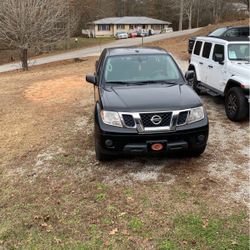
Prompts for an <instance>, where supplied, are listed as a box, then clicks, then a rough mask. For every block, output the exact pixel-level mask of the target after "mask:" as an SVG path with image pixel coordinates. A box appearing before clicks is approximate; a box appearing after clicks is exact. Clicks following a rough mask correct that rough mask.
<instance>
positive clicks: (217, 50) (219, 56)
mask: <svg viewBox="0 0 250 250" xmlns="http://www.w3.org/2000/svg"><path fill="white" fill-rule="evenodd" d="M224 58H225V57H224V46H223V45H220V44H215V45H214V52H213V60H214V61H215V62H218V61H220V60H222V61H223V60H224Z"/></svg>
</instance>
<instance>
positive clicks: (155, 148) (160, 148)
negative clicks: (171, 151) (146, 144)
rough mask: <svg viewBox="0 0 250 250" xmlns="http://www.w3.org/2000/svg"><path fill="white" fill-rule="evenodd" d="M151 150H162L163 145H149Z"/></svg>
mask: <svg viewBox="0 0 250 250" xmlns="http://www.w3.org/2000/svg"><path fill="white" fill-rule="evenodd" d="M151 149H152V150H154V151H161V150H162V149H163V145H162V144H161V143H154V144H152V145H151Z"/></svg>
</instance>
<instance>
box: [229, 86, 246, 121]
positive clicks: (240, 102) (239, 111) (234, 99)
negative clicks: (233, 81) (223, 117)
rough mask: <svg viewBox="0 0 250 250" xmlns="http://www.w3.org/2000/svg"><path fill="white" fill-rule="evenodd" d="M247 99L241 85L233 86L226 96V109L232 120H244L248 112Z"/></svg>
mask: <svg viewBox="0 0 250 250" xmlns="http://www.w3.org/2000/svg"><path fill="white" fill-rule="evenodd" d="M247 106H248V105H247V100H246V98H245V95H244V93H243V91H242V90H241V89H240V88H239V87H233V88H231V89H230V90H229V91H228V93H227V94H226V97H225V110H226V114H227V117H228V118H229V119H230V120H231V121H235V122H236V121H242V120H244V119H246V117H247V114H248V107H247Z"/></svg>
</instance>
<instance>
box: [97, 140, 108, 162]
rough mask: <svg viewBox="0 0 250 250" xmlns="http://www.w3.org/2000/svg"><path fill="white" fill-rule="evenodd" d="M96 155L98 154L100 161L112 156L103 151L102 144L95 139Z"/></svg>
mask: <svg viewBox="0 0 250 250" xmlns="http://www.w3.org/2000/svg"><path fill="white" fill-rule="evenodd" d="M95 156H96V160H98V161H108V160H110V156H109V155H107V154H104V153H103V152H102V149H101V146H100V145H99V143H98V142H97V141H96V140H95Z"/></svg>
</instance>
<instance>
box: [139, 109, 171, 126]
mask: <svg viewBox="0 0 250 250" xmlns="http://www.w3.org/2000/svg"><path fill="white" fill-rule="evenodd" d="M154 116H159V117H160V118H161V122H160V123H159V124H154V123H153V122H152V118H153V117H154ZM140 117H141V120H142V124H143V126H144V127H168V126H170V122H171V117H172V112H165V113H142V114H140Z"/></svg>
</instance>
